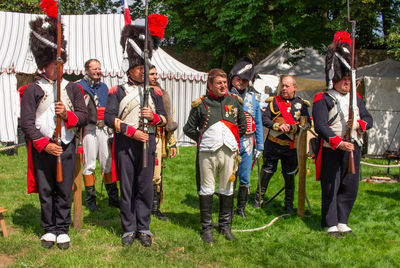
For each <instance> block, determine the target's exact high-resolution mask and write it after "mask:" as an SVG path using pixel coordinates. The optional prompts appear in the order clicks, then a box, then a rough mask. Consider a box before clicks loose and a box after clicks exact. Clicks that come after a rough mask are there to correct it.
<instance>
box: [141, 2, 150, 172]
mask: <svg viewBox="0 0 400 268" xmlns="http://www.w3.org/2000/svg"><path fill="white" fill-rule="evenodd" d="M145 5H146V9H145V26H144V28H145V36H144V51H143V52H144V53H143V54H144V83H143V106H142V107H147V106H148V104H149V67H150V66H149V64H148V62H149V50H148V47H147V42H148V40H147V39H148V34H149V25H148V16H149V2H148V0H146V2H145ZM142 126H143V132H144V133H145V134H148V133H149V123H148V121H147V119H146V118H143V117H142ZM148 150H149V142H148V141H146V142H145V143H144V144H143V159H142V161H143V162H142V166H143V168H146V167H148V166H149V159H148Z"/></svg>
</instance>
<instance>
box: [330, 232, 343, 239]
mask: <svg viewBox="0 0 400 268" xmlns="http://www.w3.org/2000/svg"><path fill="white" fill-rule="evenodd" d="M328 235H330V236H333V237H335V238H343V236H342V235H341V234H340V232H328Z"/></svg>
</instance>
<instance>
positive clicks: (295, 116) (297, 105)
mask: <svg viewBox="0 0 400 268" xmlns="http://www.w3.org/2000/svg"><path fill="white" fill-rule="evenodd" d="M294 108H295V112H294V118H296V119H297V120H299V119H300V109H301V103H299V102H297V103H296V104H295V105H294Z"/></svg>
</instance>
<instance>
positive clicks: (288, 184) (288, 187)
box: [283, 173, 294, 213]
mask: <svg viewBox="0 0 400 268" xmlns="http://www.w3.org/2000/svg"><path fill="white" fill-rule="evenodd" d="M283 178H284V179H285V201H284V203H285V210H286V212H288V213H293V212H294V209H293V200H294V173H293V174H287V173H283Z"/></svg>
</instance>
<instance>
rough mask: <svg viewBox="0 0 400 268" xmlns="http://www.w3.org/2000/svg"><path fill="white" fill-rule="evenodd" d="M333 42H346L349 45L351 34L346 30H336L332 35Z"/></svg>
mask: <svg viewBox="0 0 400 268" xmlns="http://www.w3.org/2000/svg"><path fill="white" fill-rule="evenodd" d="M333 42H335V43H347V44H349V45H350V46H351V36H350V34H349V33H348V32H347V31H342V32H339V31H336V33H335V36H334V37H333Z"/></svg>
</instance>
